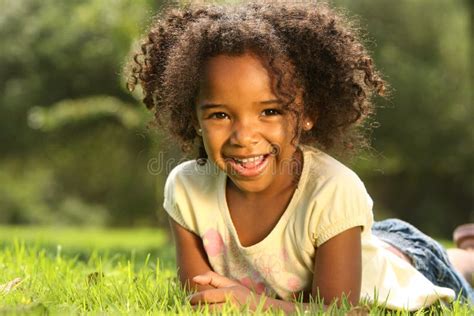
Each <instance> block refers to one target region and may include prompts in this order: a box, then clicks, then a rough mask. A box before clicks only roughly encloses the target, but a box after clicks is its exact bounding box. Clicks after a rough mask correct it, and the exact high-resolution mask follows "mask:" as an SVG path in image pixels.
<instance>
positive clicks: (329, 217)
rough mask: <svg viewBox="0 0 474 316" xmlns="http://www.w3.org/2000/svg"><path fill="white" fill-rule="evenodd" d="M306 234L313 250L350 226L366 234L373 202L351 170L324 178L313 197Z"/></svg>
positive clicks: (371, 217) (370, 222) (370, 224)
mask: <svg viewBox="0 0 474 316" xmlns="http://www.w3.org/2000/svg"><path fill="white" fill-rule="evenodd" d="M314 200H315V201H314V203H313V206H314V209H313V212H312V215H311V218H310V221H309V225H310V227H309V231H310V232H311V236H310V238H311V240H312V243H313V246H314V247H319V246H321V245H322V244H323V243H325V242H326V241H328V240H329V239H331V238H332V237H334V236H336V235H338V234H340V233H342V232H343V231H345V230H348V229H350V228H353V227H357V226H361V227H362V230H363V231H365V230H367V229H370V228H371V226H372V222H373V213H372V204H373V202H372V199H371V198H370V196H369V195H368V193H367V191H366V189H365V186H364V184H363V183H362V181H361V180H360V179H359V177H357V175H356V174H355V173H353V172H352V171H350V170H347V171H344V172H340V173H338V174H336V175H333V176H331V177H329V178H327V179H325V180H324V181H323V183H322V185H321V186H320V188H319V189H318V192H315V195H314Z"/></svg>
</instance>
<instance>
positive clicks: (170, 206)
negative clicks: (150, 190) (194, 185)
mask: <svg viewBox="0 0 474 316" xmlns="http://www.w3.org/2000/svg"><path fill="white" fill-rule="evenodd" d="M182 169H183V166H181V165H180V166H177V167H175V168H174V169H173V170H172V171H171V172H170V174H169V175H168V178H167V179H166V183H165V190H164V201H163V208H164V209H165V211H166V212H167V213H168V215H169V216H170V217H171V218H172V219H173V220H174V221H175V222H176V223H178V224H179V225H181V226H182V227H183V228H185V229H186V230H188V231H191V232H193V233H196V223H195V218H194V214H193V212H192V206H191V203H189V200H190V199H189V194H188V193H187V192H186V190H185V188H186V183H185V182H186V181H185V177H183V175H182V173H183V170H182Z"/></svg>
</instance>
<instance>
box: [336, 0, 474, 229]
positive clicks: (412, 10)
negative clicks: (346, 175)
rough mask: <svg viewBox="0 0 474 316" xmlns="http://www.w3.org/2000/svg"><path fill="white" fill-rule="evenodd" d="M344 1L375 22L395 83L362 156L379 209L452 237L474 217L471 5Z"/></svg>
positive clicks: (369, 24) (378, 58) (380, 59)
mask: <svg viewBox="0 0 474 316" xmlns="http://www.w3.org/2000/svg"><path fill="white" fill-rule="evenodd" d="M337 2H338V3H339V4H340V5H341V6H343V7H344V8H347V11H348V12H349V14H351V15H353V14H356V15H358V18H359V19H360V21H361V23H362V25H363V28H365V29H367V31H368V34H369V35H368V38H369V39H370V41H369V40H367V42H369V45H370V46H372V49H373V51H374V59H375V63H376V64H377V65H378V66H379V68H380V69H381V70H382V72H383V73H384V74H385V77H386V79H387V80H388V81H389V83H390V84H391V86H392V90H393V91H392V96H391V97H390V98H389V99H388V101H385V102H384V100H380V102H379V104H380V107H379V111H378V115H377V121H378V122H380V128H378V129H376V130H375V131H374V142H373V146H374V152H372V153H371V154H370V155H369V156H368V157H366V159H367V160H366V161H363V160H362V161H359V163H358V167H359V170H360V172H361V173H362V174H363V176H364V180H366V183H367V185H368V189H369V193H371V194H372V195H373V197H374V200H375V211H376V212H377V211H379V210H381V211H382V212H385V213H386V216H387V215H391V216H396V217H400V218H403V219H405V220H408V221H409V222H411V223H413V224H415V226H418V227H421V228H422V229H423V230H425V231H426V232H428V233H429V234H435V235H437V236H440V235H443V236H449V235H450V234H451V232H452V230H453V228H454V227H455V226H456V225H458V224H460V223H463V222H468V221H474V209H473V205H474V204H473V192H474V182H473V181H472V166H473V165H474V147H473V146H472V144H473V143H474V129H473V128H472V123H471V122H470V121H471V118H472V117H474V107H473V104H472V91H471V90H472V69H470V68H469V64H470V56H472V50H471V48H470V43H471V41H470V39H471V34H470V29H469V21H470V18H469V10H468V8H467V7H468V5H469V4H468V2H467V1H427V0H424V1H389V0H384V1H370V0H363V1H337ZM471 6H472V2H471ZM381 12H383V14H381ZM374 42H375V43H374Z"/></svg>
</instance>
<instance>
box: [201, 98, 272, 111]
mask: <svg viewBox="0 0 474 316" xmlns="http://www.w3.org/2000/svg"><path fill="white" fill-rule="evenodd" d="M275 103H281V100H279V99H271V100H265V101H260V102H258V104H260V105H267V104H275ZM218 107H225V104H215V103H204V104H201V105H200V106H199V108H200V109H201V110H203V111H204V110H209V109H212V108H218Z"/></svg>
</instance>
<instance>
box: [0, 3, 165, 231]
mask: <svg viewBox="0 0 474 316" xmlns="http://www.w3.org/2000/svg"><path fill="white" fill-rule="evenodd" d="M155 3H157V2H155V1H151V0H150V1H147V0H139V1H134V2H130V1H125V0H118V1H117V0H107V1H91V0H90V1H65V2H57V1H54V0H46V1H42V2H41V3H39V2H37V1H32V0H20V1H16V0H15V1H12V0H5V1H3V2H2V10H1V12H0V36H1V37H2V41H1V43H0V69H1V71H0V111H1V113H2V115H0V142H1V143H2V150H1V153H0V154H1V156H0V176H1V177H2V180H4V181H2V183H4V184H5V186H4V187H3V188H2V189H0V208H1V209H2V215H1V216H0V217H1V219H0V220H1V221H2V222H7V223H62V224H79V225H80V224H84V225H91V224H92V225H132V224H134V223H138V222H141V223H144V224H146V223H148V224H150V223H155V222H156V218H155V215H154V211H155V209H156V200H155V197H154V178H153V177H152V176H151V175H150V174H149V173H148V171H147V155H149V154H150V150H151V145H152V139H151V137H152V136H153V135H152V136H151V137H146V136H145V135H146V134H147V131H146V119H145V118H144V117H145V111H144V110H142V109H141V108H139V107H137V105H136V101H135V99H134V98H133V97H132V96H130V95H129V94H128V93H127V92H126V91H125V90H124V88H123V83H122V78H121V77H120V75H119V74H120V69H121V67H122V64H123V62H124V60H125V57H126V56H127V54H128V51H129V49H130V45H131V43H132V41H133V39H134V38H136V37H137V36H138V33H139V32H140V30H141V29H142V28H143V27H144V25H145V24H146V23H147V19H148V16H149V12H148V11H149V10H152V9H157V7H158V5H157V4H155ZM158 4H159V3H158Z"/></svg>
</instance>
